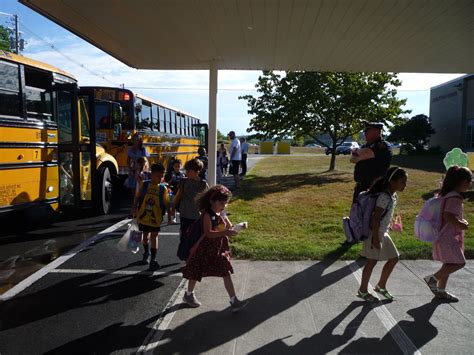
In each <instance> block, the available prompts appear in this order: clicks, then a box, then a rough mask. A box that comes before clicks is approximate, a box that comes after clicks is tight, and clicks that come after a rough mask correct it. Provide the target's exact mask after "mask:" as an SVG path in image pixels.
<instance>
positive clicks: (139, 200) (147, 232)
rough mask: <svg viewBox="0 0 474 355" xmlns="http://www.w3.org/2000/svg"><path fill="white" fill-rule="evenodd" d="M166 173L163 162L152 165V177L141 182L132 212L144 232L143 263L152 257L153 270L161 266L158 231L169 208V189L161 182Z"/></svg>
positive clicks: (150, 266) (151, 268)
mask: <svg viewBox="0 0 474 355" xmlns="http://www.w3.org/2000/svg"><path fill="white" fill-rule="evenodd" d="M164 173H165V168H164V166H163V165H162V164H160V163H158V164H153V165H152V166H151V179H150V180H146V181H140V182H139V184H138V185H137V189H136V193H135V198H134V201H133V206H132V214H133V216H134V218H136V219H137V222H138V228H139V229H140V231H141V232H143V235H142V244H143V249H144V253H143V263H144V264H147V263H148V258H150V264H149V269H150V270H152V271H153V270H157V269H159V268H160V265H159V264H158V262H157V261H156V252H157V250H158V233H159V232H160V226H161V222H162V220H163V215H164V214H165V212H166V210H167V209H168V208H169V193H168V189H167V188H166V186H165V185H164V184H161V180H162V178H163V174H164ZM149 244H151V248H150V245H149Z"/></svg>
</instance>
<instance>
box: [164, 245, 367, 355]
mask: <svg viewBox="0 0 474 355" xmlns="http://www.w3.org/2000/svg"><path fill="white" fill-rule="evenodd" d="M349 248H350V245H341V246H340V247H339V248H338V249H337V250H335V251H334V252H333V253H331V254H330V255H329V256H328V257H327V258H326V259H325V260H323V261H321V262H319V263H317V264H314V265H313V266H311V267H309V268H307V269H305V270H303V271H301V272H298V273H296V274H295V275H293V276H291V277H289V278H287V279H286V280H284V281H282V282H280V283H278V284H277V285H275V286H273V287H271V288H269V289H268V290H266V291H265V292H262V293H260V294H258V295H255V296H253V297H251V298H249V299H248V300H249V302H250V303H249V305H248V306H247V308H246V309H245V311H244V312H242V313H239V314H232V313H231V312H230V311H229V309H225V310H222V311H208V312H205V313H202V314H199V315H197V316H196V317H194V318H192V319H190V320H188V321H187V322H186V323H184V324H182V325H180V326H178V327H177V328H175V329H172V330H168V331H166V332H165V333H164V334H163V337H162V341H163V344H162V345H160V346H159V347H158V348H157V352H159V353H163V354H174V353H196V354H197V353H203V352H206V351H209V350H211V349H214V348H216V347H218V346H220V345H222V344H225V343H227V342H229V341H231V340H232V339H236V338H238V337H240V336H242V335H244V334H245V333H247V332H249V331H250V330H251V329H253V328H255V327H257V326H259V325H260V324H262V323H263V322H265V321H267V320H268V319H270V318H272V317H274V316H275V315H277V314H279V313H281V312H283V311H285V310H287V309H289V308H291V307H293V306H294V305H295V304H297V303H298V302H300V301H302V300H304V299H306V298H308V297H310V296H312V295H314V294H315V293H317V292H319V291H321V290H324V289H325V288H326V287H328V286H330V285H332V284H334V283H336V282H338V281H340V280H342V279H343V278H345V277H346V276H348V275H350V274H351V273H352V271H351V268H350V265H345V266H344V267H341V268H339V269H337V270H334V271H331V272H327V269H328V268H329V267H330V266H331V265H332V264H333V263H334V262H335V261H336V260H338V259H339V258H340V257H341V256H342V255H343V254H344V253H346V252H347V250H348V249H349ZM302 285H305V287H301V286H302ZM222 297H225V296H224V295H222ZM358 306H359V305H358V304H357V303H354V304H353V305H352V307H353V308H357V307H358ZM350 311H352V308H349V310H348V311H347V312H349V313H350ZM361 313H362V314H363V315H364V316H365V313H366V311H365V309H363V310H362V312H361ZM343 316H344V317H345V315H343ZM335 322H338V320H336V321H335ZM190 337H192V339H193V341H190V340H191V339H190ZM197 339H198V340H197ZM186 344H189V345H188V346H190V348H186Z"/></svg>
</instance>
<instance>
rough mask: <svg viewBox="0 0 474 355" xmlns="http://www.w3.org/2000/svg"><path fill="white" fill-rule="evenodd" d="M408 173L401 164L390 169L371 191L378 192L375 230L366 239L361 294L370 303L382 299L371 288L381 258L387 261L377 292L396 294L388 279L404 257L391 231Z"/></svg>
mask: <svg viewBox="0 0 474 355" xmlns="http://www.w3.org/2000/svg"><path fill="white" fill-rule="evenodd" d="M407 177H408V176H407V173H406V171H405V170H403V169H401V168H399V167H392V168H390V169H388V171H387V173H386V174H385V176H383V177H381V178H379V179H378V180H376V181H375V182H374V183H373V185H372V187H371V188H370V189H369V191H368V193H369V194H372V195H374V194H377V195H378V197H377V200H376V202H375V209H374V212H373V213H372V218H371V221H370V226H371V233H369V234H370V235H369V237H368V238H367V239H365V240H364V245H363V249H362V256H365V257H366V258H367V261H366V263H365V266H364V270H363V271H362V280H361V284H360V287H359V290H358V292H357V297H360V298H362V299H363V300H365V301H368V302H376V301H379V298H378V297H377V296H375V295H373V294H372V293H370V292H369V290H368V285H369V280H370V276H371V275H372V271H373V270H374V267H375V265H376V264H377V262H378V261H386V262H385V265H384V267H383V269H382V273H381V275H380V279H379V282H378V283H377V285H376V286H375V288H374V291H375V292H377V293H378V294H380V295H382V296H383V297H385V298H386V299H388V300H390V301H391V300H393V296H392V295H391V294H390V292H388V291H387V288H386V287H387V281H388V278H389V277H390V274H391V273H392V271H393V268H394V267H395V265H396V264H397V262H398V258H399V256H400V254H399V252H398V250H397V247H396V246H395V244H394V243H393V241H392V238H390V235H389V234H388V230H389V227H390V222H391V221H392V217H393V212H394V211H395V206H396V204H397V199H398V197H397V192H398V191H400V192H401V191H403V190H404V189H405V186H406V184H407Z"/></svg>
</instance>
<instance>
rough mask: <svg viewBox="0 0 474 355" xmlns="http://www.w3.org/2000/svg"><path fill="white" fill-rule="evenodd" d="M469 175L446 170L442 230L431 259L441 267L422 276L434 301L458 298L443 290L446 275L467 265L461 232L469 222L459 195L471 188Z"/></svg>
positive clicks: (463, 171)
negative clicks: (465, 217) (434, 298)
mask: <svg viewBox="0 0 474 355" xmlns="http://www.w3.org/2000/svg"><path fill="white" fill-rule="evenodd" d="M471 181H472V173H471V171H470V170H469V169H467V168H461V167H457V166H453V167H451V168H449V169H448V171H447V173H446V177H445V178H444V181H443V186H442V187H441V192H440V196H441V198H442V199H443V200H442V202H441V229H440V231H439V236H438V239H437V240H436V241H435V242H434V243H433V260H437V261H441V262H442V263H443V265H442V266H441V268H440V269H439V270H438V271H437V272H436V273H434V274H433V275H429V276H426V277H424V280H425V282H426V284H427V285H428V287H429V288H430V290H431V292H433V294H434V295H435V297H437V298H441V299H445V300H448V301H453V302H457V301H459V298H458V297H456V296H455V295H453V294H452V293H449V292H448V291H446V285H447V283H448V279H449V275H451V274H452V273H453V272H456V271H458V270H460V269H462V268H463V267H464V266H465V265H466V258H465V257H464V231H465V230H466V229H467V228H468V226H469V223H468V222H467V221H466V220H465V219H464V215H463V213H464V206H463V198H462V196H461V195H460V193H461V192H465V191H467V190H469V188H470V187H471Z"/></svg>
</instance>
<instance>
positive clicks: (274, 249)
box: [228, 156, 474, 260]
mask: <svg viewBox="0 0 474 355" xmlns="http://www.w3.org/2000/svg"><path fill="white" fill-rule="evenodd" d="M392 163H393V165H399V166H402V167H404V168H406V169H407V171H408V175H409V177H408V185H407V188H406V190H405V191H404V192H402V193H400V194H399V202H398V206H397V210H396V213H399V214H401V215H402V220H403V224H404V231H403V233H394V232H392V233H391V237H392V238H393V240H394V242H395V244H396V245H397V247H398V249H399V251H400V253H401V256H402V258H404V259H430V258H431V244H428V243H422V242H419V241H417V240H416V239H415V237H414V235H413V223H414V219H415V216H416V214H417V213H418V212H419V210H420V209H421V207H422V206H423V203H424V201H425V199H427V198H429V197H431V196H433V191H434V190H435V189H437V187H438V186H439V181H440V179H441V176H442V174H443V170H444V167H443V165H442V157H440V156H423V157H407V156H394V158H393V161H392ZM328 166H329V157H325V156H295V157H288V156H280V157H279V156H270V157H266V158H264V159H262V160H260V161H259V162H258V164H257V165H256V166H255V168H254V169H253V170H252V171H251V174H250V175H249V176H248V177H247V178H246V180H245V181H244V182H243V184H242V192H241V193H239V194H238V195H236V196H235V197H234V198H233V200H232V201H231V203H230V205H229V208H228V209H229V212H230V213H231V216H230V217H231V220H232V221H233V222H234V223H237V222H241V221H248V222H249V229H248V230H246V231H243V232H241V233H240V234H239V235H238V236H236V237H234V238H233V240H232V251H233V255H234V257H236V258H242V259H257V260H304V259H315V260H320V259H323V258H328V257H329V258H330V257H331V256H333V255H338V256H340V257H341V258H342V259H354V258H357V257H358V255H359V253H360V249H361V244H356V245H354V246H352V247H351V248H347V250H346V249H344V252H343V253H341V252H340V251H341V245H340V244H341V242H342V241H344V240H345V237H344V233H343V230H342V221H341V219H342V217H343V216H345V215H347V214H348V211H349V208H350V205H351V198H352V191H353V187H354V183H353V180H352V172H353V165H352V164H351V163H350V162H349V161H348V157H347V156H339V157H338V158H337V169H338V170H337V171H334V172H330V173H328V172H326V170H327V168H328ZM473 200H474V194H470V195H469V196H467V197H466V200H465V204H464V212H465V215H466V219H467V220H469V221H471V223H474V203H473ZM341 254H342V255H341ZM473 256H474V232H473V231H472V230H468V231H467V233H466V257H468V258H472V257H473Z"/></svg>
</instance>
